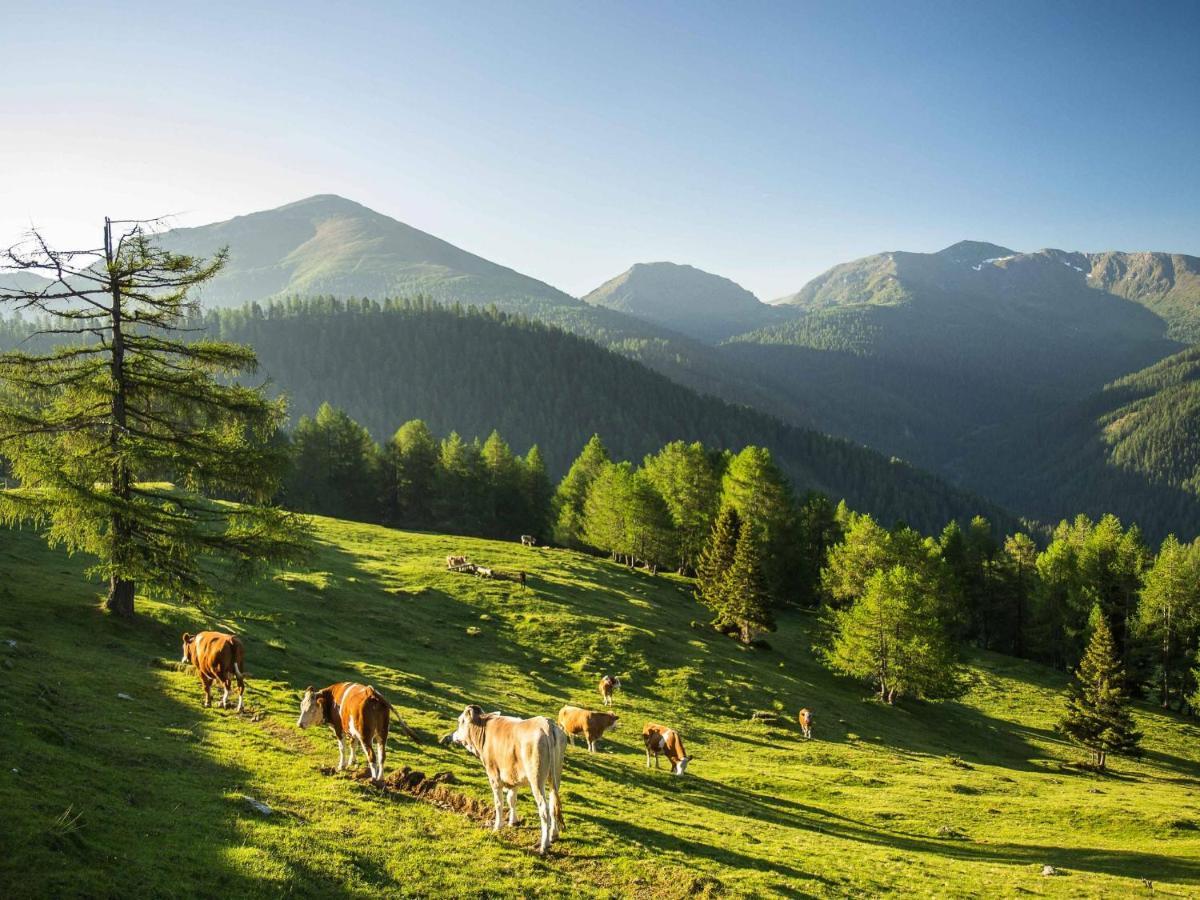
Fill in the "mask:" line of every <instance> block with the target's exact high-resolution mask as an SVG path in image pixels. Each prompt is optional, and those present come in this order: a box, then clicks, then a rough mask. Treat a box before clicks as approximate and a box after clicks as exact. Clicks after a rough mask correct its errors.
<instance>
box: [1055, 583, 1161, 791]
mask: <svg viewBox="0 0 1200 900" xmlns="http://www.w3.org/2000/svg"><path fill="white" fill-rule="evenodd" d="M1096 610H1097V613H1098V614H1096V615H1093V616H1092V617H1091V618H1092V638H1091V641H1090V642H1089V643H1088V646H1087V650H1086V651H1084V654H1083V659H1081V660H1080V661H1079V668H1078V669H1076V671H1075V682H1074V684H1072V685H1071V688H1070V691H1069V693H1068V695H1067V713H1066V715H1065V716H1064V717H1063V720H1062V721H1061V722H1060V723H1059V728H1060V730H1062V731H1063V733H1065V734H1066V735H1067V737H1068V738H1070V739H1071V741H1072V742H1074V743H1075V744H1078V745H1079V746H1080V747H1083V748H1084V749H1085V750H1087V751H1088V752H1089V753H1090V754H1091V763H1092V765H1093V766H1095V768H1097V769H1098V770H1100V771H1103V770H1104V769H1105V767H1106V764H1107V762H1108V754H1110V753H1119V754H1124V755H1129V756H1134V755H1137V753H1138V745H1139V742H1140V741H1141V737H1142V735H1141V732H1139V731H1138V730H1137V728H1136V727H1135V723H1134V720H1133V713H1132V712H1131V711H1130V708H1129V698H1128V696H1127V695H1126V693H1125V674H1124V672H1123V671H1122V669H1121V662H1120V658H1119V657H1118V655H1117V647H1116V643H1115V641H1113V636H1112V631H1111V629H1110V628H1109V626H1108V616H1106V615H1104V614H1103V611H1102V609H1101V608H1100V607H1099V605H1097V607H1096Z"/></svg>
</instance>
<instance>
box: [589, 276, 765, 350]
mask: <svg viewBox="0 0 1200 900" xmlns="http://www.w3.org/2000/svg"><path fill="white" fill-rule="evenodd" d="M583 299H584V301H585V302H587V303H590V304H592V305H593V306H604V307H607V308H608V309H615V310H618V311H620V312H624V313H628V314H630V315H633V316H637V317H638V318H640V319H645V320H647V321H649V322H653V323H655V324H657V325H662V326H664V327H667V328H671V329H673V330H675V331H679V332H682V333H683V334H687V335H690V336H691V337H695V338H699V339H700V340H704V341H719V340H721V339H723V338H726V337H730V336H731V335H734V334H738V333H740V332H742V331H747V330H749V329H751V328H755V327H758V326H759V325H760V324H762V321H763V317H764V315H765V314H767V313H768V310H769V308H768V307H767V306H766V304H764V303H763V302H762V301H760V300H759V299H758V298H757V297H755V296H754V295H753V294H752V293H750V292H749V291H748V290H746V289H745V288H744V287H742V286H741V285H739V284H737V283H736V282H734V281H731V280H730V279H728V278H724V277H722V276H720V275H713V274H712V273H710V272H705V271H704V270H703V269H697V268H696V267H695V266H689V265H685V264H681V263H672V262H648V263H635V264H634V265H632V266H630V268H629V269H627V270H626V271H625V272H623V273H621V274H620V275H618V276H617V277H616V278H612V279H610V280H608V281H606V282H605V283H604V284H602V285H600V287H598V288H596V289H595V290H594V291H592V292H591V293H590V294H588V295H587V296H586V297H584V298H583Z"/></svg>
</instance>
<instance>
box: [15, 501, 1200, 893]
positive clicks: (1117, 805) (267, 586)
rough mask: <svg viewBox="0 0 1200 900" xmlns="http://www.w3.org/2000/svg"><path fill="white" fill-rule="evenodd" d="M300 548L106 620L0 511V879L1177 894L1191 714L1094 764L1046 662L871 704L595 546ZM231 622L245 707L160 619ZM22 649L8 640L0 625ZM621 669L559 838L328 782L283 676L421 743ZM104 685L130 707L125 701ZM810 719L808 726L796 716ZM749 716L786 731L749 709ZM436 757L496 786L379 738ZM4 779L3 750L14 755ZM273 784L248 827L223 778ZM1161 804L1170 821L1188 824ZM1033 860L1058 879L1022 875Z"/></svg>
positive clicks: (575, 778)
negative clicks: (346, 693)
mask: <svg viewBox="0 0 1200 900" xmlns="http://www.w3.org/2000/svg"><path fill="white" fill-rule="evenodd" d="M317 524H318V528H317V535H318V538H319V540H320V544H319V550H318V553H317V555H316V557H315V559H314V560H313V562H312V565H311V568H309V569H307V570H289V571H284V572H278V573H274V574H273V575H272V576H271V577H269V578H266V579H264V580H262V581H261V582H259V583H254V584H243V585H238V586H237V587H236V589H231V590H230V591H229V592H228V593H227V594H224V595H222V596H221V597H220V598H219V599H218V600H217V601H215V602H214V603H213V604H212V605H211V608H209V609H205V610H199V609H186V608H177V607H171V606H166V605H161V604H156V603H154V602H152V601H149V600H144V599H140V600H139V604H140V609H141V611H142V613H143V615H141V616H140V617H139V619H138V621H137V622H135V623H133V624H125V623H121V622H118V621H115V620H112V619H110V618H108V617H106V616H104V615H103V614H101V613H100V612H99V611H98V610H97V608H96V605H95V603H94V602H93V600H94V596H93V595H94V590H95V589H94V587H93V586H90V585H88V584H86V583H85V582H83V580H82V579H81V576H80V574H79V572H80V569H81V568H82V565H81V564H79V563H78V562H77V561H74V560H68V559H66V558H65V557H63V556H61V555H60V554H56V553H51V552H49V551H46V550H45V549H44V548H42V547H41V546H40V544H38V542H37V541H36V539H35V538H34V537H32V536H30V535H28V534H23V533H20V532H0V576H2V577H3V584H4V585H5V588H4V589H3V590H2V591H0V686H2V687H3V690H0V806H2V808H3V809H4V810H5V811H6V812H5V822H6V826H7V827H6V828H4V829H3V830H0V893H3V894H4V895H5V896H25V895H30V896H32V895H46V894H54V895H60V896H79V895H88V896H111V895H116V894H123V895H127V894H131V893H132V894H135V895H146V896H149V895H164V896H171V895H180V894H188V893H197V894H203V895H208V894H216V893H226V894H229V893H231V892H232V893H233V894H235V895H238V896H257V895H262V896H267V895H271V896H275V895H281V894H283V895H298V896H331V895H335V896H336V895H360V894H364V895H365V894H372V895H376V896H378V895H380V894H383V895H399V896H406V895H447V894H453V895H456V896H482V895H485V894H486V895H511V896H534V895H556V894H566V893H571V894H594V895H606V894H608V895H614V896H624V895H643V896H664V897H675V896H686V895H690V894H691V895H704V894H714V893H720V892H725V893H734V894H758V895H764V894H765V895H772V894H775V895H782V896H861V895H864V894H867V895H870V894H878V893H884V892H887V891H890V890H901V891H904V892H905V893H909V894H918V895H920V894H925V895H947V894H953V895H956V896H972V895H973V896H989V897H990V896H995V895H996V894H997V893H1014V892H1022V891H1024V892H1034V893H1038V894H1050V895H1080V896H1089V895H1097V894H1105V893H1107V894H1113V895H1117V894H1120V895H1128V894H1131V893H1138V892H1141V893H1145V892H1146V888H1145V887H1144V885H1143V883H1142V879H1150V880H1152V881H1153V882H1154V883H1155V887H1156V893H1157V894H1159V895H1165V896H1171V895H1173V894H1175V895H1184V894H1188V893H1194V892H1195V891H1196V890H1197V888H1198V885H1200V832H1197V831H1196V830H1195V829H1194V828H1189V827H1187V823H1190V822H1200V749H1198V747H1200V744H1198V743H1197V740H1196V739H1197V737H1200V730H1198V729H1197V728H1196V727H1195V726H1194V725H1193V724H1190V723H1188V722H1185V721H1183V720H1180V719H1178V718H1175V717H1172V716H1170V715H1164V714H1162V713H1160V712H1158V711H1156V710H1152V709H1150V708H1141V709H1139V723H1140V725H1141V726H1142V727H1143V728H1144V729H1145V731H1146V746H1147V751H1148V752H1147V755H1146V757H1145V759H1144V760H1142V761H1138V762H1129V761H1125V760H1118V761H1117V762H1116V773H1115V775H1114V776H1113V777H1110V778H1097V777H1095V776H1090V775H1086V774H1082V773H1080V772H1079V771H1078V770H1076V769H1075V768H1073V767H1072V765H1071V764H1072V763H1073V762H1076V761H1077V758H1078V757H1077V754H1076V753H1075V752H1074V751H1073V750H1072V749H1071V748H1070V747H1068V746H1067V745H1065V744H1064V743H1063V742H1062V741H1061V740H1060V739H1059V737H1058V736H1057V735H1056V734H1055V733H1054V732H1053V729H1052V726H1053V722H1054V721H1055V719H1056V718H1057V717H1058V715H1059V714H1060V706H1061V698H1060V694H1059V692H1060V691H1061V689H1062V687H1063V685H1064V680H1063V678H1062V677H1061V676H1060V675H1059V674H1058V673H1054V672H1051V671H1049V670H1046V669H1044V668H1040V667H1037V666H1034V665H1031V664H1028V663H1024V662H1021V661H1017V660H1012V659H1009V658H1006V657H1002V656H994V655H984V656H981V657H979V658H978V659H976V660H974V663H973V666H972V670H971V671H972V676H973V686H972V690H971V692H970V693H969V694H968V695H967V696H966V697H965V698H964V699H963V700H961V701H957V702H951V703H941V704H911V705H901V706H898V707H896V708H888V707H885V706H881V705H879V704H877V703H875V702H872V701H870V700H869V699H866V698H865V697H864V692H863V690H862V689H861V688H860V687H859V686H858V685H855V684H853V683H850V682H846V681H842V680H838V679H834V678H833V677H831V676H830V675H829V674H828V673H827V672H826V671H825V670H824V669H822V668H821V667H819V666H818V665H816V664H815V662H814V661H813V660H812V654H811V651H810V646H809V645H810V643H811V637H810V625H811V622H810V621H809V619H808V617H806V616H804V615H802V614H789V615H785V616H783V617H782V619H781V623H780V629H779V632H778V633H777V634H775V635H772V637H771V644H772V649H770V650H765V651H764V650H753V651H751V650H745V649H742V648H740V647H738V646H737V645H736V644H734V643H733V642H731V641H729V640H728V639H726V638H723V637H721V636H719V635H716V634H715V633H712V632H710V631H708V630H704V629H693V628H690V627H688V622H690V621H691V620H692V619H696V618H700V617H701V615H700V611H699V610H698V608H697V607H696V605H695V603H694V601H693V600H692V599H691V598H690V584H688V583H687V582H686V581H684V580H682V579H677V578H675V577H673V576H664V575H659V576H657V577H653V578H652V577H650V576H648V575H646V574H644V573H640V572H630V571H629V570H626V569H622V568H621V567H618V566H615V565H613V564H611V563H609V562H607V561H603V560H596V559H592V558H589V557H585V556H581V555H578V554H574V553H569V552H566V551H559V550H547V549H529V548H523V547H520V546H519V545H517V544H507V543H496V542H487V541H479V540H471V539H465V538H456V537H449V536H442V535H429V534H412V533H404V532H397V531H391V530H388V529H383V528H378V527H373V526H366V525H358V524H353V523H347V522H336V521H332V520H317ZM460 551H464V552H467V553H469V554H470V555H471V556H472V557H474V558H475V559H477V560H479V561H481V562H484V563H487V564H490V565H493V566H495V567H497V568H499V569H505V570H516V569H524V570H525V571H527V572H528V573H529V575H530V577H529V590H527V591H524V592H523V591H521V590H520V588H519V587H518V586H517V585H515V584H512V583H510V582H498V581H497V582H493V581H479V580H476V579H473V578H470V577H467V576H463V575H456V574H452V573H447V572H445V571H444V569H443V565H444V563H443V560H444V558H445V556H446V555H447V554H448V553H451V552H460ZM206 626H218V627H225V628H230V629H233V630H236V631H237V632H239V633H240V634H242V635H243V637H244V639H245V641H246V644H247V665H248V669H249V691H248V694H247V715H245V716H243V717H240V718H239V717H237V716H235V715H233V714H232V713H229V712H225V711H221V710H203V709H201V708H200V699H201V692H200V688H199V684H198V682H197V680H196V679H195V677H194V674H193V673H190V672H188V671H185V670H183V669H182V667H180V666H178V665H176V664H175V662H174V661H175V660H177V659H178V655H177V654H178V642H179V634H180V633H181V632H183V631H185V630H191V631H195V630H198V629H199V628H202V627H206ZM5 640H15V641H16V642H17V646H16V648H10V647H8V645H7V644H5V643H3V641H5ZM603 672H612V673H614V674H618V675H620V676H621V679H622V685H623V690H622V691H621V692H619V693H618V694H617V696H616V711H617V712H618V713H619V714H620V716H621V722H620V727H619V728H618V730H617V731H615V732H610V733H609V734H608V735H606V738H605V740H604V741H603V743H602V752H601V753H599V754H596V755H595V756H589V755H588V754H586V753H584V752H582V750H581V749H577V750H574V751H571V752H569V754H568V760H567V770H566V774H565V779H564V793H565V798H564V807H565V815H566V830H565V832H564V840H563V841H562V842H561V844H559V845H558V846H557V848H556V850H555V853H554V854H553V855H552V856H551V857H550V858H549V859H546V860H542V859H539V858H537V857H536V856H535V855H534V854H532V852H531V848H532V846H533V843H534V842H535V839H536V834H535V830H534V828H533V827H532V824H531V823H534V822H536V815H535V814H534V810H533V804H532V802H531V800H530V799H529V796H528V793H527V792H525V793H523V794H522V801H521V807H520V809H519V812H520V813H521V816H522V823H521V827H519V828H518V829H516V830H515V831H512V832H506V833H504V834H502V835H501V836H500V837H498V838H497V837H495V836H493V835H491V834H490V833H489V832H488V831H487V830H486V829H485V828H483V827H481V826H480V825H479V824H478V823H477V822H476V821H473V820H471V819H469V818H467V817H465V816H460V815H457V814H455V813H453V812H449V811H446V810H443V809H440V808H437V807H436V806H433V805H431V804H429V803H425V802H422V801H421V800H418V799H415V798H412V797H409V796H407V795H403V794H394V793H390V792H381V791H379V790H376V789H374V788H372V787H370V786H368V785H364V784H362V783H361V782H359V781H358V780H356V779H354V778H352V777H350V776H349V775H347V774H342V775H334V776H328V777H327V776H323V775H321V774H320V770H321V768H322V767H325V766H328V765H330V764H331V763H333V762H335V761H336V749H335V747H334V744H333V740H332V738H331V737H330V736H329V735H328V734H327V733H323V732H317V731H315V730H313V731H304V732H302V731H300V730H298V729H297V728H296V727H295V716H296V705H297V703H296V701H297V692H298V691H300V690H302V689H303V688H304V687H305V685H307V684H317V685H321V684H328V683H330V682H333V681H337V680H340V679H345V678H351V679H356V680H364V681H369V682H371V683H372V684H374V685H375V686H376V687H378V688H379V689H380V690H382V691H383V692H384V693H385V694H386V695H387V696H388V697H389V698H390V699H391V700H392V701H393V702H394V703H395V704H396V705H397V707H398V708H399V710H400V711H401V713H402V714H403V715H404V717H405V718H406V719H407V720H408V721H409V722H410V723H411V724H412V725H414V726H415V727H416V728H418V729H419V730H420V731H422V732H423V733H425V734H428V735H431V736H433V735H439V734H442V733H445V732H446V731H448V730H449V729H450V728H451V727H452V726H453V720H454V718H455V717H456V715H457V714H458V712H459V711H460V710H461V709H462V707H463V706H464V705H465V704H466V703H469V702H479V703H480V704H482V705H483V706H485V707H486V708H489V709H497V708H498V709H503V710H504V711H506V712H509V713H515V714H519V715H534V714H546V715H550V716H553V715H554V714H555V713H556V712H557V710H558V708H559V706H561V705H562V704H563V703H575V704H578V705H584V706H595V705H596V704H597V703H598V700H599V698H598V695H597V693H596V681H597V679H598V678H599V676H600V674H602V673H603ZM118 693H127V694H129V695H130V696H132V697H133V699H132V700H121V699H118V697H117V694H118ZM802 706H808V707H809V708H812V709H814V710H815V711H816V713H817V722H816V729H815V738H816V739H815V740H813V741H804V740H802V738H801V737H800V733H799V728H798V726H797V725H796V724H795V722H794V716H795V712H796V710H798V709H799V708H800V707H802ZM756 710H773V711H776V712H778V713H780V715H781V720H780V721H779V722H778V723H762V722H751V721H749V718H750V716H751V715H752V713H753V712H754V711H756ZM647 719H654V720H658V721H663V722H667V723H669V724H671V725H674V726H675V727H677V728H679V729H680V730H681V732H682V733H683V735H684V738H685V740H686V741H687V745H688V749H689V752H690V753H691V754H692V755H693V757H694V758H695V761H694V762H693V763H692V765H691V767H690V768H689V774H688V776H687V777H685V778H682V779H675V778H672V777H671V776H669V775H668V774H667V772H666V770H661V771H657V772H656V771H654V770H653V769H650V770H647V769H646V768H645V762H644V755H643V753H642V749H641V738H640V730H641V725H642V723H643V722H644V721H645V720H647ZM406 764H407V765H411V766H412V767H413V768H415V769H420V770H422V771H424V772H427V773H430V774H432V773H433V772H438V771H448V772H451V773H453V775H454V776H455V778H456V779H457V780H458V781H459V784H458V785H457V786H456V790H458V791H461V792H463V793H464V794H466V795H468V796H469V797H470V798H473V799H476V800H481V801H485V802H487V801H490V791H489V790H488V789H487V785H486V782H485V779H484V777H483V773H482V770H481V769H480V767H479V765H478V763H477V762H475V761H474V760H473V759H471V758H470V757H467V756H466V755H465V754H463V753H462V752H461V751H455V750H452V749H449V748H443V747H440V746H438V745H436V744H435V743H433V742H432V741H430V742H426V743H425V744H422V745H421V746H419V747H415V746H413V745H412V744H411V743H410V742H409V741H407V740H405V739H402V738H401V737H399V736H394V737H393V738H392V740H391V742H390V755H389V771H395V770H397V769H398V768H399V767H400V766H402V765H406ZM14 768H15V769H17V770H18V771H17V772H13V771H12V770H13V769H14ZM246 796H249V797H253V798H255V799H257V800H261V801H264V802H266V803H268V804H269V805H270V806H271V807H272V809H273V810H274V813H273V814H272V815H271V816H266V817H264V816H263V815H261V814H260V813H258V812H256V811H255V810H254V809H253V808H252V807H251V806H250V804H248V803H247V802H246V801H245V799H244V797H246ZM1180 823H1183V825H1180ZM1044 864H1050V865H1053V866H1055V867H1057V868H1060V869H1062V870H1064V871H1065V873H1066V874H1065V875H1063V876H1061V877H1056V878H1043V877H1041V876H1040V874H1039V873H1040V871H1041V867H1042V865H1044Z"/></svg>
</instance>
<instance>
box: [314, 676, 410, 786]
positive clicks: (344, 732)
mask: <svg viewBox="0 0 1200 900" xmlns="http://www.w3.org/2000/svg"><path fill="white" fill-rule="evenodd" d="M393 714H394V715H395V716H396V721H397V722H399V723H400V727H401V728H402V729H403V730H404V732H405V733H406V734H407V735H408V736H409V737H411V738H412V739H413V740H414V741H415V740H417V733H416V732H415V731H413V730H412V729H411V728H409V727H408V725H407V724H406V723H405V722H404V720H403V719H401V718H400V714H399V713H397V712H396V711H395V708H394V707H393V706H392V704H391V703H389V702H388V701H387V698H385V697H384V696H383V694H381V693H379V691H377V690H375V688H374V687H372V686H371V685H369V684H355V683H354V682H352V681H342V682H339V683H337V684H331V685H330V686H329V687H327V688H322V689H321V690H319V691H314V690H313V689H312V687H311V686H310V687H308V688H306V689H305V691H304V694H303V695H302V696H301V698H300V719H299V720H298V721H297V722H296V724H297V725H298V726H299V727H301V728H308V727H310V726H312V725H321V724H325V725H328V726H329V728H330V730H332V731H333V736H334V737H335V738H337V745H338V764H337V770H338V771H339V772H340V771H342V769H348V768H350V767H352V766H353V765H354V742H355V741H358V745H359V746H360V747H362V751H363V754H364V755H365V756H366V757H367V767H368V768H369V769H370V770H371V778H372V779H374V780H375V781H382V780H383V764H384V762H385V761H386V760H387V739H388V727H389V724H390V716H391V715H393ZM372 749H374V751H375V755H374V758H373V759H372V756H371V750H372Z"/></svg>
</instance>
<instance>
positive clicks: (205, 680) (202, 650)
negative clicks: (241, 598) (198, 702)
mask: <svg viewBox="0 0 1200 900" xmlns="http://www.w3.org/2000/svg"><path fill="white" fill-rule="evenodd" d="M181 662H185V663H191V664H192V665H193V666H194V667H195V668H196V671H197V672H198V673H199V675H200V683H201V684H202V685H204V705H205V707H210V706H212V685H213V682H214V681H219V682H221V686H222V687H223V688H224V689H225V693H224V694H222V695H221V709H226V708H227V707H228V706H229V687H230V682H231V681H233V680H234V679H236V680H237V686H238V703H237V711H238V712H241V711H242V704H243V701H244V700H245V699H246V679H245V677H244V676H243V668H244V667H245V665H246V655H245V650H244V649H243V647H242V642H241V641H240V640H238V638H237V637H235V636H234V635H232V634H225V633H223V632H220V631H201V632H200V633H199V634H188V633H186V632H185V633H184V635H183V659H182V660H181Z"/></svg>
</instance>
